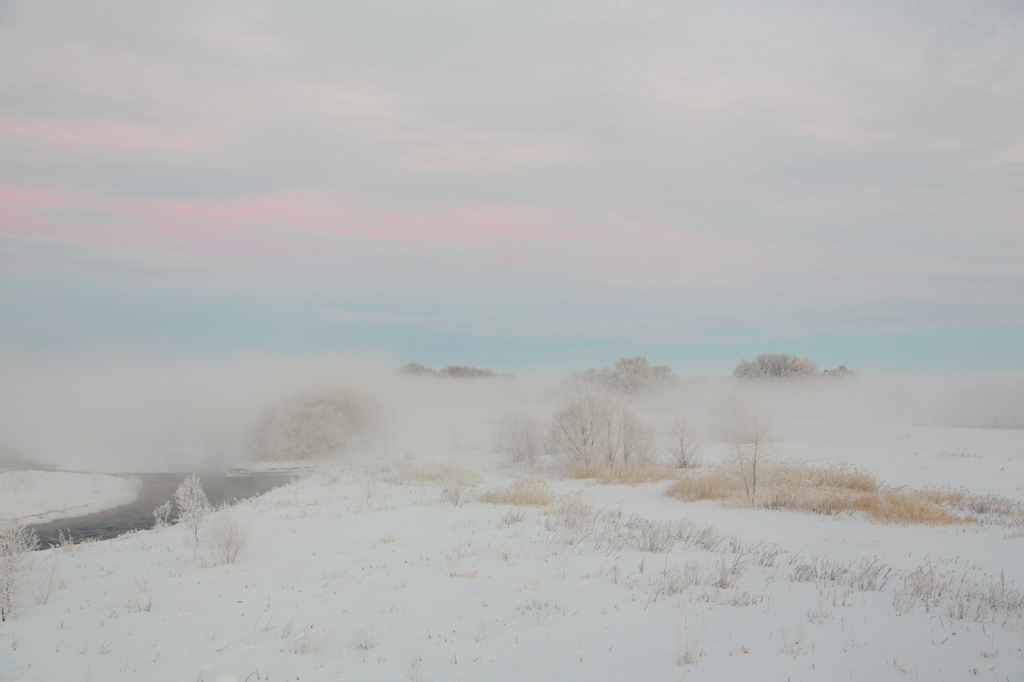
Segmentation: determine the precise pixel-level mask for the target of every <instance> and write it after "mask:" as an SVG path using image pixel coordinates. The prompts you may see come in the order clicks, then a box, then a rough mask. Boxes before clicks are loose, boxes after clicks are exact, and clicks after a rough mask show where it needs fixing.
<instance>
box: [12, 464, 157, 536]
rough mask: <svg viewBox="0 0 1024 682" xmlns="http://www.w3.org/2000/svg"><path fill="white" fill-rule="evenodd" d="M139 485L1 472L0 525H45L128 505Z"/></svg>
mask: <svg viewBox="0 0 1024 682" xmlns="http://www.w3.org/2000/svg"><path fill="white" fill-rule="evenodd" d="M138 490H139V482H138V481H137V480H134V479H128V478H124V477H121V476H107V475H104V474H80V473H71V472H65V471H32V470H15V471H0V521H11V520H15V519H16V520H18V521H20V522H21V523H23V524H26V525H29V524H35V523H46V522H48V521H56V520H58V519H67V518H72V517H76V516H85V515H87V514H93V513H95V512H100V511H104V510H106V509H113V508H114V507H119V506H121V505H123V504H128V503H130V502H132V501H133V500H134V499H135V496H136V495H137V494H138Z"/></svg>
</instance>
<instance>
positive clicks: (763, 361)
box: [732, 353, 856, 380]
mask: <svg viewBox="0 0 1024 682" xmlns="http://www.w3.org/2000/svg"><path fill="white" fill-rule="evenodd" d="M854 374H856V372H854V371H853V370H851V369H849V368H848V367H847V366H846V365H840V366H839V367H836V368H835V369H826V370H825V371H824V372H822V371H820V370H819V369H818V365H816V364H815V363H814V361H813V360H811V359H810V358H798V357H796V356H793V355H789V354H788V353H761V354H760V355H758V356H757V357H756V358H754V360H753V361H750V360H743V361H741V362H740V364H738V365H736V369H734V370H733V372H732V375H733V376H734V377H736V378H737V379H780V380H787V379H802V378H808V377H815V376H828V377H831V378H844V377H848V376H852V375H854Z"/></svg>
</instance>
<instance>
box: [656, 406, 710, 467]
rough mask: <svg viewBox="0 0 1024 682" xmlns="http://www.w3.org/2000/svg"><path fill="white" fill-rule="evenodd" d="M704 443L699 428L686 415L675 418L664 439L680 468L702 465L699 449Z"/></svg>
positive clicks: (666, 446) (667, 448)
mask: <svg viewBox="0 0 1024 682" xmlns="http://www.w3.org/2000/svg"><path fill="white" fill-rule="evenodd" d="M702 443H703V439H702V438H701V436H700V433H699V432H698V431H697V428H696V427H695V426H694V425H693V424H691V423H690V421H689V420H688V419H687V418H686V417H680V418H679V419H677V420H675V422H674V423H673V424H672V428H671V429H670V430H669V432H668V435H667V436H666V437H665V439H664V445H665V449H666V450H668V453H669V455H670V456H671V457H672V461H674V462H675V464H676V466H677V467H679V468H680V469H689V468H691V467H697V466H700V458H699V457H698V451H699V450H700V447H701V445H702Z"/></svg>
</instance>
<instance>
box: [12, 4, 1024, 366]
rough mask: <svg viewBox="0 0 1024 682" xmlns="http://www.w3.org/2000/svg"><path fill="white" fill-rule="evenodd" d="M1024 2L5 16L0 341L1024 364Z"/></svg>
mask: <svg viewBox="0 0 1024 682" xmlns="http://www.w3.org/2000/svg"><path fill="white" fill-rule="evenodd" d="M1022 83H1024V5H1022V4H1021V3H1019V2H1015V1H1014V2H995V1H993V2H985V1H971V2H964V1H958V2H947V1H943V0H938V1H936V0H928V1H920V2H913V1H911V2H901V1H896V2H893V1H888V0H887V1H885V2H881V1H878V2H876V1H869V2H856V3H854V2H848V3H846V2H843V3H820V2H809V1H807V2H803V1H796V2H791V1H788V0H781V1H780V2H774V3H763V2H743V1H732V0H714V1H713V2H712V1H702V0H694V1H684V0H671V1H665V2H659V1H656V0H654V1H650V2H639V3H627V2H621V1H617V2H611V1H607V0H587V1H586V2H576V1H574V0H566V1H565V2H558V3H552V2H535V1H533V0H516V1H515V2H499V1H484V0H479V1H478V0H433V1H432V0H406V1H405V2H392V1H390V0H372V1H360V0H351V1H348V2H320V1H315V2H314V1H311V0H289V1H288V2H269V1H267V0H246V2H232V1H227V0H209V1H207V2H202V3H191V2H180V0H176V1H174V2H168V1H164V0H154V1H151V2H137V1H136V0H97V1H96V2H91V3H80V2H72V1H71V0H53V1H52V2H26V1H22V0H16V1H11V0H0V357H2V358H4V359H5V360H4V361H5V362H8V363H25V362H42V363H48V362H51V363H52V362H60V361H69V360H72V359H76V358H77V359H86V358H89V359H93V360H95V361H100V360H102V359H104V358H105V359H107V360H108V361H117V360H118V359H121V358H124V357H137V358H144V359H148V360H151V361H160V360H163V359H198V360H202V361H211V362H216V361H218V360H219V359H223V358H230V357H235V356H237V355H238V354H260V353H264V354H267V353H269V354H284V355H297V356H302V355H306V354H317V353H335V352H354V353H365V354H367V355H370V356H374V357H377V358H382V359H384V360H385V361H386V362H394V363H404V362H410V361H417V362H421V363H424V364H427V365H432V366H435V367H439V366H444V365H449V364H475V365H482V366H489V367H493V368H495V369H499V370H503V371H509V370H512V371H514V370H530V369H566V370H568V369H583V368H586V367H590V366H603V365H609V364H611V363H612V362H613V361H614V360H615V358H617V357H619V356H621V355H634V354H637V353H645V354H647V355H648V356H649V357H650V358H651V360H652V362H657V363H664V364H669V365H670V366H672V367H673V368H674V369H676V370H677V371H678V372H682V373H693V374H700V373H712V374H727V373H729V372H730V371H731V369H732V368H733V366H735V364H736V363H737V362H739V360H741V359H743V358H750V357H752V356H754V355H756V354H757V353H760V352H788V353H792V354H794V355H800V356H804V355H807V356H810V357H811V358H812V359H814V360H816V361H817V362H818V364H819V365H821V366H823V367H833V366H837V365H840V364H845V365H848V366H850V367H853V368H855V369H860V370H864V371H899V370H906V371H932V372H1022V371H1024V352H1022V351H1021V344H1020V339H1021V338H1024V87H1022V86H1021V84H1022Z"/></svg>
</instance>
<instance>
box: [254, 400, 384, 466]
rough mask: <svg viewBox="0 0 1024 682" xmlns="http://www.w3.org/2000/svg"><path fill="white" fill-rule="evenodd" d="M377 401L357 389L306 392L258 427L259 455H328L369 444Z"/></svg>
mask: <svg viewBox="0 0 1024 682" xmlns="http://www.w3.org/2000/svg"><path fill="white" fill-rule="evenodd" d="M377 417H378V408H377V405H376V404H375V403H374V402H373V401H372V400H370V399H369V398H367V397H366V396H364V395H362V394H360V393H357V392H355V391H349V390H340V391H335V392H334V393H328V394H306V395H301V396H298V397H296V398H292V399H291V400H288V401H285V402H283V403H281V404H280V405H278V406H277V407H275V408H274V409H272V410H270V411H269V412H268V413H267V415H266V416H265V417H264V419H263V421H262V422H261V423H260V425H259V426H258V428H257V430H256V437H255V448H256V454H257V457H259V459H264V460H286V461H291V460H306V459H326V458H330V457H335V456H338V455H344V454H347V453H349V452H351V451H353V450H355V449H357V448H358V447H360V446H363V445H365V441H366V439H367V438H368V437H369V435H370V433H371V432H372V430H373V426H374V425H375V423H376V421H377Z"/></svg>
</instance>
